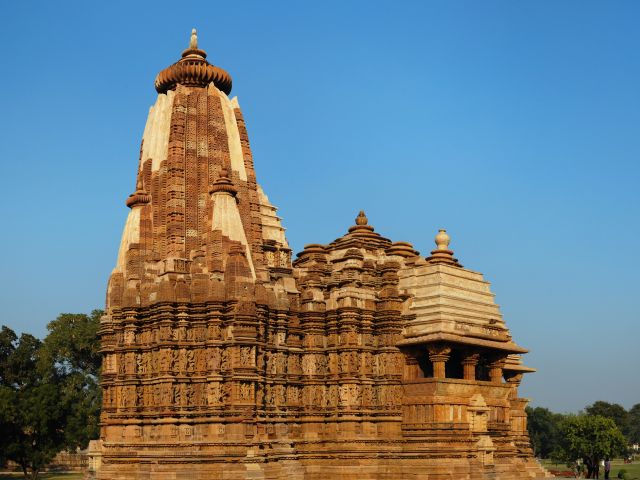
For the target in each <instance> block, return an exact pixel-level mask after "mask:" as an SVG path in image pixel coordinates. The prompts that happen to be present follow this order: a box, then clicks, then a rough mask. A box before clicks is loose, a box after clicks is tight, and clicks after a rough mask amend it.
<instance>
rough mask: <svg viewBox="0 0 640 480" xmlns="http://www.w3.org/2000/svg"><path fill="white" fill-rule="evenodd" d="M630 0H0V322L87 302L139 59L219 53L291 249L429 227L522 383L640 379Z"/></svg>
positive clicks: (571, 401)
mask: <svg viewBox="0 0 640 480" xmlns="http://www.w3.org/2000/svg"><path fill="white" fill-rule="evenodd" d="M638 19H640V2H637V1H605V0H603V1H599V2H594V1H584V0H579V1H578V0H576V1H551V0H549V1H520V2H514V1H511V0H505V1H482V2H478V1H476V0H470V1H447V2H443V1H437V2H435V1H434V2H429V1H416V2H408V1H406V2H400V1H394V2H391V1H388V2H375V1H361V2H357V1H344V0H343V1H336V2H333V1H322V2H279V1H270V2H267V1H255V2H244V1H232V2H230V1H227V2H214V1H210V0H209V1H204V2H195V1H191V2H176V1H171V2H164V1H160V0H156V1H153V2H137V1H136V2H133V1H130V2H117V1H109V2H86V1H82V2H70V1H65V2H50V1H47V2H45V1H41V2H36V1H29V2H17V1H15V2H5V3H4V4H3V8H2V20H1V22H2V28H0V54H1V55H0V58H1V59H2V61H1V63H0V85H1V86H2V91H3V96H2V115H0V167H1V170H0V172H1V178H2V183H1V185H2V196H3V198H4V201H2V202H1V203H0V217H1V218H2V229H1V233H2V234H1V235H0V249H1V251H2V253H3V255H2V260H1V265H2V267H1V269H0V273H1V274H0V304H1V305H2V309H1V313H0V324H7V325H8V326H10V327H12V328H14V329H15V330H17V331H27V332H32V333H34V334H36V335H38V336H43V335H44V334H45V333H46V324H47V322H48V321H50V320H52V319H54V318H55V317H56V316H57V315H58V314H59V313H61V312H89V311H90V310H92V309H93V308H102V307H103V305H104V293H105V287H106V281H107V278H108V275H109V273H110V271H111V269H112V268H113V266H114V263H115V259H116V254H117V247H118V244H119V239H120V234H121V231H122V227H123V225H124V220H125V216H126V213H127V208H126V207H125V205H124V200H125V198H126V197H127V195H129V194H130V193H131V192H132V191H133V189H134V187H135V170H136V166H137V161H138V152H139V146H140V139H141V135H142V131H143V128H144V123H145V121H146V116H147V111H148V108H149V106H150V105H151V104H152V103H153V102H154V99H155V96H156V93H155V90H154V88H153V80H154V78H155V75H156V74H157V73H158V72H159V71H160V70H161V69H162V68H164V67H166V66H168V65H169V64H170V63H172V62H174V61H176V60H177V59H178V58H179V55H180V53H181V51H182V50H183V49H184V48H186V47H187V44H188V38H189V33H190V30H191V28H192V27H197V28H198V31H199V38H200V46H201V47H202V48H204V49H205V50H206V51H207V52H208V53H209V60H210V61H212V62H213V63H214V64H219V65H220V66H222V67H223V68H225V69H226V70H228V71H229V72H230V74H231V75H232V77H233V81H234V88H233V92H232V95H238V97H239V100H240V104H241V106H242V108H243V112H244V117H245V119H246V121H247V125H248V129H249V135H250V139H251V142H252V148H253V153H254V160H255V163H256V170H257V173H258V179H259V181H260V183H261V184H262V185H263V187H264V189H265V191H266V192H267V194H268V195H269V197H270V198H271V200H272V202H273V203H274V204H276V205H277V206H279V208H280V210H279V212H280V215H281V216H282V217H283V220H284V224H285V226H286V227H287V228H288V238H289V241H290V243H291V244H292V247H293V248H294V250H295V251H299V250H301V249H302V247H303V245H304V244H306V243H326V242H329V241H331V240H333V239H334V238H336V237H338V236H340V235H342V234H343V233H345V232H346V230H347V228H348V227H349V226H350V225H352V224H353V219H354V217H355V216H356V214H357V212H358V210H360V209H364V210H365V211H366V212H367V215H368V217H369V220H370V223H371V224H373V226H374V227H376V230H377V231H378V232H380V233H382V234H383V235H385V236H387V237H390V238H392V239H393V240H405V241H410V242H412V243H413V244H414V245H415V247H416V248H417V249H418V250H420V251H421V252H422V253H423V254H428V252H429V251H430V250H431V249H432V248H433V237H434V235H435V233H436V232H437V229H438V228H447V229H448V231H449V233H450V235H451V237H452V244H451V247H452V248H453V249H454V250H455V252H456V256H457V257H458V258H459V259H460V261H461V263H462V264H463V265H465V266H466V267H468V268H471V269H473V270H477V271H480V272H483V273H484V275H485V277H486V278H487V279H488V280H489V281H490V282H492V286H493V291H494V292H495V293H496V298H497V301H498V303H499V304H500V305H501V308H502V312H503V314H504V316H505V319H506V321H507V325H508V326H509V327H510V328H511V331H512V333H513V336H514V339H515V340H516V341H517V342H518V343H519V344H521V345H523V346H526V347H528V348H530V349H531V353H530V354H528V355H527V356H526V357H525V361H526V363H527V364H528V365H531V366H533V367H536V368H538V369H539V371H538V373H535V374H532V375H529V376H527V377H526V378H525V380H524V382H523V386H522V388H521V393H522V394H523V395H524V396H527V397H529V398H531V399H532V402H533V404H534V405H540V406H547V407H549V408H551V409H553V410H556V411H577V410H579V409H581V408H583V407H584V406H585V405H588V404H590V403H592V402H593V401H595V400H599V399H602V400H606V401H611V402H619V403H621V404H623V405H624V406H625V407H627V408H629V407H630V406H631V405H633V404H635V403H639V402H640V348H639V345H640V327H639V324H640V308H639V306H638V302H639V298H640V281H639V280H638V273H639V272H640V255H639V253H638V243H639V242H638V238H639V237H640V193H639V192H640V189H639V182H640V166H639V164H640V163H639V154H640V55H639V53H638V52H639V51H640V29H639V28H638Z"/></svg>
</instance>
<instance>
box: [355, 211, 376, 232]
mask: <svg viewBox="0 0 640 480" xmlns="http://www.w3.org/2000/svg"><path fill="white" fill-rule="evenodd" d="M371 232H373V227H372V226H371V225H369V219H368V218H367V216H366V215H365V213H364V210H360V213H358V216H357V217H356V224H355V225H354V226H352V227H349V233H353V234H356V235H362V234H365V235H368V234H370V233H371ZM376 235H377V233H376Z"/></svg>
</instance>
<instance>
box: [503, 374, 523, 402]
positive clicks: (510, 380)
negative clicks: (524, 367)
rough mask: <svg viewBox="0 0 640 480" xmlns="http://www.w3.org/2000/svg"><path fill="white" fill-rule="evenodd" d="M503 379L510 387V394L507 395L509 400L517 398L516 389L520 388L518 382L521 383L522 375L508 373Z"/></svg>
mask: <svg viewBox="0 0 640 480" xmlns="http://www.w3.org/2000/svg"><path fill="white" fill-rule="evenodd" d="M504 377H505V380H506V381H507V384H509V386H511V393H510V394H509V398H512V399H516V398H518V387H519V386H520V382H522V373H516V372H509V373H508V374H507V373H505V374H504Z"/></svg>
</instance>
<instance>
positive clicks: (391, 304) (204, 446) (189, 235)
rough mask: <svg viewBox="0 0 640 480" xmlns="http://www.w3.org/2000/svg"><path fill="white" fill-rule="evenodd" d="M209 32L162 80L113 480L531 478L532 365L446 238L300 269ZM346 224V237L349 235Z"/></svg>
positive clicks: (114, 323) (146, 161)
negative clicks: (215, 61) (423, 250)
mask: <svg viewBox="0 0 640 480" xmlns="http://www.w3.org/2000/svg"><path fill="white" fill-rule="evenodd" d="M206 57H207V54H206V53H205V52H204V51H203V50H201V49H200V48H199V47H198V43H197V37H196V34H195V31H194V32H193V33H192V36H191V42H190V45H189V48H188V49H187V50H185V51H184V52H183V53H182V58H181V59H180V60H179V61H178V62H176V63H174V64H173V65H171V66H169V67H168V68H166V69H165V70H163V71H161V72H160V73H159V75H158V77H157V78H156V82H155V87H156V90H157V91H158V97H157V100H156V103H155V105H153V106H152V107H151V110H150V112H149V118H148V120H147V125H146V127H145V130H144V135H143V139H142V147H141V152H140V160H139V164H138V170H137V180H136V188H135V191H134V193H132V194H131V195H130V196H129V198H128V199H127V200H126V204H127V206H128V207H129V208H130V211H129V216H128V218H127V221H126V225H125V227H124V233H123V235H122V242H121V244H120V251H119V254H118V259H117V264H116V266H115V269H114V270H113V273H112V274H111V277H110V279H109V285H108V292H107V313H106V314H105V316H104V317H103V319H102V323H101V330H100V335H101V338H102V353H103V382H102V387H103V409H102V419H101V420H102V430H101V438H100V440H98V441H95V442H92V445H91V462H90V464H91V471H90V476H93V477H95V478H98V479H110V480H111V479H123V480H124V479H160V480H165V479H190V480H205V479H206V480H209V479H273V480H275V479H287V480H296V479H310V480H314V479H359V480H365V479H415V480H417V479H424V480H445V479H446V480H459V479H469V480H471V479H477V480H480V479H499V480H510V479H514V480H515V479H527V478H542V477H545V476H548V474H547V473H546V472H545V471H544V470H543V469H542V468H541V467H540V466H539V465H538V463H537V462H536V461H535V460H534V458H533V456H532V451H531V447H530V444H529V438H528V435H527V430H526V414H525V411H524V408H525V405H526V403H527V400H525V399H522V398H520V397H519V396H518V386H519V384H520V381H521V379H522V376H523V374H524V373H526V372H531V371H533V369H531V368H528V367H525V366H523V365H522V363H521V359H520V355H521V354H523V353H525V352H526V350H525V349H524V348H522V347H520V346H518V345H517V344H516V343H514V341H513V340H512V338H511V335H510V334H509V330H508V329H507V327H506V325H505V323H504V321H503V319H502V316H501V314H500V311H499V309H498V306H497V305H496V304H495V303H494V296H493V294H492V293H491V291H490V289H489V284H488V283H487V282H486V281H485V280H484V279H483V277H482V275H481V274H479V273H476V272H474V271H471V270H467V269H466V268H464V267H463V266H462V265H460V263H458V260H456V259H455V258H454V256H453V252H452V251H451V250H450V249H449V242H450V239H449V236H448V235H447V233H446V232H445V231H444V230H440V232H439V233H438V234H437V235H436V237H435V244H436V246H435V249H434V250H433V251H432V252H431V253H430V255H428V256H421V255H420V254H419V253H418V252H417V251H416V250H414V248H413V247H412V245H411V244H409V243H406V242H393V241H391V240H389V239H388V238H385V237H383V236H382V235H380V234H379V233H377V232H376V231H375V230H374V228H373V226H371V225H370V223H369V220H368V219H367V217H366V216H365V214H364V213H363V212H360V214H359V215H358V216H357V218H356V219H355V224H354V225H353V226H351V227H349V228H348V230H347V232H346V233H345V235H344V236H342V237H341V238H338V239H336V240H334V241H333V242H331V243H329V244H327V245H321V244H310V245H307V246H306V247H305V248H304V250H303V251H302V252H300V253H298V254H297V257H296V259H295V260H294V261H292V255H291V249H290V248H289V245H288V243H287V239H286V237H285V230H284V228H283V227H282V225H281V223H280V218H279V217H278V216H277V215H276V208H275V207H274V206H273V205H272V204H271V203H270V202H269V198H268V197H267V195H266V194H265V192H264V191H263V190H262V188H261V187H260V186H259V185H258V183H257V181H256V175H255V171H254V163H253V157H252V155H251V149H250V147H249V138H248V136H247V129H246V127H245V122H244V119H243V116H242V113H241V110H240V106H239V104H238V100H237V99H236V98H233V99H230V98H229V93H230V92H231V77H230V76H229V74H228V73H227V72H225V71H224V70H222V69H221V68H219V67H217V66H214V65H212V64H210V63H209V62H208V61H207V59H206ZM345 226H346V225H345Z"/></svg>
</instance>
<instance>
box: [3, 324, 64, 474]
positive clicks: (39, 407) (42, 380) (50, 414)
mask: <svg viewBox="0 0 640 480" xmlns="http://www.w3.org/2000/svg"><path fill="white" fill-rule="evenodd" d="M2 333H3V335H2V339H3V356H4V359H3V360H4V361H3V362H2V371H1V372H0V377H1V380H2V384H1V385H0V424H1V425H2V427H3V435H2V438H3V439H2V451H3V452H4V453H3V456H4V457H5V459H8V460H13V461H15V462H16V463H18V464H19V465H20V466H21V467H22V471H23V472H24V476H25V477H27V478H29V477H30V478H32V479H35V478H37V477H38V473H39V471H40V470H41V469H42V467H44V466H45V465H46V464H47V463H48V462H50V461H51V460H52V459H53V457H54V456H55V455H56V453H57V452H59V451H60V450H61V448H62V447H63V445H64V434H63V427H64V423H65V419H66V417H67V408H68V405H67V404H66V403H65V402H61V401H60V395H59V385H57V384H55V383H53V382H51V381H50V380H49V379H46V375H43V372H42V371H41V370H40V369H39V368H38V363H39V353H40V349H41V347H42V342H40V340H38V339H37V338H35V337H33V336H32V335H28V334H22V335H21V336H20V338H19V339H18V338H17V337H16V335H15V333H14V332H13V331H11V330H10V329H7V328H6V327H3V330H2ZM11 338H14V340H13V341H11V342H7V339H11Z"/></svg>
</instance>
